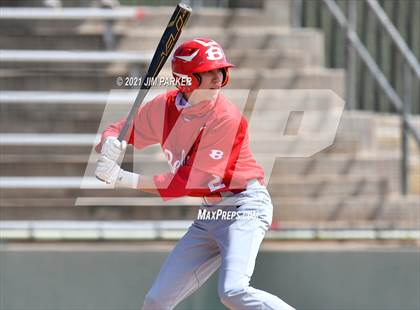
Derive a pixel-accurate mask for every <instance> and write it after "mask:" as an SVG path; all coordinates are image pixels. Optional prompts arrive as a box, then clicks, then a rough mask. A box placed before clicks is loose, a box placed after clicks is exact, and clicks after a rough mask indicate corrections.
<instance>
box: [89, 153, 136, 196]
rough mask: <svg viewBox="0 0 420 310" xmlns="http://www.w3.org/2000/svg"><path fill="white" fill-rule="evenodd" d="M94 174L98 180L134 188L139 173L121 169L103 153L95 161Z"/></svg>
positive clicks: (116, 185) (121, 186)
mask: <svg viewBox="0 0 420 310" xmlns="http://www.w3.org/2000/svg"><path fill="white" fill-rule="evenodd" d="M95 175H96V177H97V178H98V179H99V180H101V181H104V182H106V183H108V184H112V185H114V186H115V187H120V188H133V189H136V188H138V184H139V180H140V175H139V174H137V173H132V172H129V171H125V170H123V169H121V167H120V166H119V165H118V164H117V163H116V162H115V161H113V160H110V159H109V158H107V157H106V156H104V155H101V157H100V158H99V160H98V162H97V165H96V170H95Z"/></svg>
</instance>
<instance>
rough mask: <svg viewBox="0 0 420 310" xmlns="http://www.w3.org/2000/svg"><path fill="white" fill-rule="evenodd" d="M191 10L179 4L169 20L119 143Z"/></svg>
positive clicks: (121, 132) (123, 138) (124, 136)
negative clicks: (150, 81) (149, 81)
mask: <svg viewBox="0 0 420 310" xmlns="http://www.w3.org/2000/svg"><path fill="white" fill-rule="evenodd" d="M191 12H192V10H191V8H190V7H189V6H188V5H186V4H185V3H179V4H178V5H177V7H176V8H175V11H174V13H173V14H172V17H171V19H170V20H169V23H168V26H166V29H165V32H164V33H163V35H162V37H161V39H160V41H159V44H158V46H157V48H156V51H155V54H154V55H153V58H152V61H151V63H150V65H149V69H148V70H147V73H146V75H145V76H144V79H143V83H142V84H141V87H140V91H139V92H138V94H137V96H136V99H135V100H134V104H133V106H132V107H131V110H130V112H129V113H128V115H127V119H126V121H125V123H124V126H123V128H122V129H121V131H120V134H119V136H118V140H119V141H123V140H125V138H126V135H127V132H128V130H129V129H131V126H132V122H133V119H134V116H135V115H136V113H137V110H138V109H139V107H140V105H141V104H142V103H143V100H144V98H145V97H146V95H147V93H148V92H149V89H150V87H151V84H152V83H147V81H148V80H150V79H151V78H152V79H154V78H156V77H157V75H158V74H159V72H160V70H161V69H162V67H163V65H164V64H165V62H166V60H167V59H168V57H169V55H170V54H171V52H172V50H173V48H174V46H175V43H176V42H177V41H178V38H179V36H180V35H181V31H182V27H184V25H185V23H186V22H187V20H188V17H189V16H190V15H191Z"/></svg>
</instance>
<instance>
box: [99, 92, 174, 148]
mask: <svg viewBox="0 0 420 310" xmlns="http://www.w3.org/2000/svg"><path fill="white" fill-rule="evenodd" d="M165 106H166V94H163V95H159V96H157V97H156V98H155V99H153V100H152V101H149V102H147V103H146V104H145V105H144V106H142V107H141V108H140V109H139V111H138V112H137V114H136V116H135V117H134V120H133V124H134V126H132V128H131V130H130V132H129V133H128V134H127V143H128V144H132V145H134V147H135V148H137V149H142V148H145V147H146V146H149V145H152V144H157V143H160V142H161V139H162V133H163V123H164V117H165ZM125 121H126V117H124V118H121V119H120V120H119V121H117V122H115V123H112V124H111V125H109V126H108V127H107V128H106V129H105V130H104V132H103V133H102V136H101V143H100V144H98V145H97V146H96V148H95V149H96V151H97V152H100V150H101V146H102V143H103V142H104V141H105V140H106V138H108V137H116V136H118V135H119V133H120V131H121V129H122V128H123V126H124V124H125Z"/></svg>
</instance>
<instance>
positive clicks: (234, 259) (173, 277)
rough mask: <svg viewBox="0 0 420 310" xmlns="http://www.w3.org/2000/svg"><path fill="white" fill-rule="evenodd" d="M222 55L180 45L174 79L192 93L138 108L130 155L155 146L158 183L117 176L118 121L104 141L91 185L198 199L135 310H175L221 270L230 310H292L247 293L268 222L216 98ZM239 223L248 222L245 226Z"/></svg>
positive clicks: (238, 124) (251, 162)
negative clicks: (164, 162)
mask: <svg viewBox="0 0 420 310" xmlns="http://www.w3.org/2000/svg"><path fill="white" fill-rule="evenodd" d="M232 66H233V65H232V64H230V63H229V62H227V60H226V58H225V55H224V53H223V50H222V48H221V47H220V45H219V44H218V43H216V42H215V41H213V40H211V39H207V38H197V39H194V40H190V41H186V42H184V43H183V44H181V45H180V46H179V47H178V48H177V49H176V51H175V52H174V56H173V58H172V72H173V75H174V78H176V79H177V81H181V80H180V78H183V79H184V80H188V81H189V82H190V83H185V84H183V83H181V82H179V83H178V84H177V89H176V90H173V91H169V92H166V93H165V94H162V95H159V96H157V97H156V98H154V99H153V100H151V101H150V102H148V103H147V104H145V105H143V106H142V107H141V108H140V109H139V111H138V113H137V114H136V117H135V119H134V122H133V128H132V130H131V132H130V133H129V136H127V142H128V143H129V144H132V145H134V147H135V148H137V149H142V148H144V147H146V146H148V145H152V144H160V145H161V146H162V149H163V151H164V152H165V154H166V157H167V159H168V163H169V171H168V172H167V173H165V174H161V175H155V176H146V175H143V174H136V173H132V172H129V171H125V170H123V169H121V168H120V166H119V165H118V159H119V158H120V156H121V154H122V153H123V152H124V150H125V148H126V144H127V143H126V142H119V141H118V140H117V138H116V137H117V136H118V134H119V132H120V130H121V128H122V127H123V124H124V121H125V119H122V120H120V121H119V122H117V123H114V124H112V125H110V126H109V127H108V128H107V129H106V130H105V131H104V132H103V134H102V140H101V143H100V144H99V145H98V147H97V150H98V151H100V152H101V156H100V159H99V160H98V164H97V168H96V171H95V173H96V176H97V177H98V178H99V179H101V180H103V181H105V182H107V183H112V184H114V185H115V186H116V187H126V188H136V189H140V190H144V191H147V192H152V193H157V194H159V195H160V196H161V197H162V198H163V199H164V200H166V199H172V198H176V197H181V196H196V197H197V196H198V197H203V204H202V205H201V206H200V209H199V215H201V216H198V217H197V219H196V220H195V221H194V222H193V224H192V225H191V226H190V228H189V229H188V231H187V232H186V234H185V235H184V236H183V237H182V239H181V240H180V241H179V242H178V243H177V245H176V246H175V248H174V249H173V250H172V252H171V253H170V255H169V256H168V257H167V259H166V261H165V263H164V264H163V266H162V268H161V270H160V272H159V275H158V276H157V279H156V280H155V282H154V284H153V286H152V288H151V289H150V291H149V292H148V293H147V295H146V297H145V300H144V304H143V309H144V310H148V309H153V310H164V309H173V308H174V307H175V306H176V305H178V304H179V303H180V302H181V301H182V300H184V299H185V298H187V297H188V296H190V295H191V294H192V293H193V292H194V291H196V290H197V289H198V288H199V287H200V286H201V285H202V284H203V283H204V282H206V280H207V279H208V278H209V277H210V276H211V275H212V274H213V273H214V272H215V271H216V270H217V269H219V280H218V294H219V297H220V300H221V302H222V303H223V304H224V305H225V306H226V307H228V308H229V309H238V310H239V309H240V310H244V309H272V310H281V309H294V308H293V307H291V306H289V305H288V304H286V303H285V302H284V301H282V300H281V299H280V298H278V297H276V296H274V295H272V294H269V293H267V292H264V291H261V290H258V289H255V288H253V287H251V286H250V285H249V281H250V278H251V276H252V273H253V271H254V266H255V259H256V257H257V253H258V249H259V247H260V244H261V242H262V240H263V238H264V235H265V233H266V231H267V230H268V229H269V227H270V225H271V221H272V212H273V206H272V203H271V199H270V196H269V193H268V191H267V189H266V187H265V186H264V183H263V179H264V172H263V170H262V168H261V166H259V165H258V164H257V163H256V161H255V159H254V157H253V155H252V153H251V151H250V147H249V137H248V132H247V121H246V119H245V118H244V117H243V116H242V115H241V113H240V111H239V110H238V109H237V107H236V106H235V105H234V104H232V103H230V102H229V101H228V100H227V99H226V98H225V97H224V96H223V94H222V93H221V92H220V89H221V88H222V87H223V86H225V85H226V84H227V83H228V81H229V68H231V67H232ZM244 214H247V215H248V216H244Z"/></svg>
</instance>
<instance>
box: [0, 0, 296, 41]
mask: <svg viewBox="0 0 420 310" xmlns="http://www.w3.org/2000/svg"><path fill="white" fill-rule="evenodd" d="M79 5H80V4H79ZM213 5H214V3H213ZM289 8H290V4H289V1H287V0H282V1H276V3H275V8H274V9H275V11H276V12H275V14H273V12H272V10H273V8H271V9H270V8H267V10H261V9H246V8H237V9H226V8H209V7H207V8H194V14H192V15H191V16H190V18H189V20H188V23H187V27H188V28H189V27H196V26H199V27H206V26H210V27H222V28H228V27H243V26H249V25H253V26H255V27H265V26H272V25H276V26H283V27H285V26H286V27H287V26H289V24H290V21H289ZM173 9H174V8H173V7H168V6H166V7H165V6H158V7H147V6H142V7H137V8H136V7H124V6H123V7H122V8H121V9H120V11H122V10H125V11H130V10H131V11H132V12H131V13H130V14H124V18H118V19H114V20H116V21H115V22H114V25H113V30H114V31H116V32H124V31H127V30H129V29H133V28H135V29H136V30H141V31H145V30H149V29H150V28H152V29H153V28H158V29H161V31H163V28H162V27H164V26H165V25H167V23H168V21H169V18H170V16H171V15H172V13H173ZM86 10H88V8H86V9H85V11H86ZM49 11H50V12H51V10H49ZM114 11H115V12H116V9H114ZM47 12H48V11H47ZM90 12H92V10H90ZM44 13H45V10H38V11H37V10H32V12H31V16H32V17H33V18H32V19H29V18H27V19H22V18H21V19H17V20H16V19H15V20H13V19H3V20H2V21H1V23H0V25H1V26H2V28H3V32H6V31H7V33H15V34H19V33H22V32H25V33H30V34H37V33H40V32H47V33H61V34H65V35H68V34H72V33H78V32H79V31H80V30H81V29H82V30H86V29H89V30H92V29H95V30H97V31H99V32H103V30H104V28H105V18H103V20H100V19H99V18H96V17H95V18H94V19H88V18H86V17H85V18H80V20H77V19H75V18H74V17H72V18H69V17H68V16H70V15H76V13H77V12H76V11H75V10H68V9H67V10H61V12H57V15H58V14H62V16H61V18H54V16H53V14H52V15H51V16H50V17H49V18H46V17H44V18H38V17H40V14H44ZM83 13H85V12H83ZM8 15H9V14H8ZM120 15H121V14H120ZM136 16H137V18H136ZM118 20H119V21H118ZM71 21H73V23H71ZM17 26H19V28H18V29H16V27H17ZM24 26H26V27H24Z"/></svg>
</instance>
